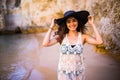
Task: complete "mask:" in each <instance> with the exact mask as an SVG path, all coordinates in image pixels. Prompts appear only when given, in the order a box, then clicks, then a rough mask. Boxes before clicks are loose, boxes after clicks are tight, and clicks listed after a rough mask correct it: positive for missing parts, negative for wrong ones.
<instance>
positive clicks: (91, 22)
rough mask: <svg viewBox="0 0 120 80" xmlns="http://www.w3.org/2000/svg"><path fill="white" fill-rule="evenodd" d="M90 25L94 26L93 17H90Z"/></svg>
mask: <svg viewBox="0 0 120 80" xmlns="http://www.w3.org/2000/svg"><path fill="white" fill-rule="evenodd" d="M88 23H89V24H90V25H92V24H94V23H93V16H91V15H90V16H88Z"/></svg>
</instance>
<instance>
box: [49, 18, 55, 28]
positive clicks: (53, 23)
mask: <svg viewBox="0 0 120 80" xmlns="http://www.w3.org/2000/svg"><path fill="white" fill-rule="evenodd" d="M54 26H55V19H52V21H51V25H50V28H51V29H52V28H53V27H54Z"/></svg>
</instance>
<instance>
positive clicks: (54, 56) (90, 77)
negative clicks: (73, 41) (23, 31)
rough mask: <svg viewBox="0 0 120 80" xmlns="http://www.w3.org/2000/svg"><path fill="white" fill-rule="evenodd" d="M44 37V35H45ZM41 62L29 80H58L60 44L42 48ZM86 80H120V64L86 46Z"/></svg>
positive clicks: (33, 70)
mask: <svg viewBox="0 0 120 80" xmlns="http://www.w3.org/2000/svg"><path fill="white" fill-rule="evenodd" d="M43 36H44V35H43ZM40 49H41V50H40V51H41V52H40V53H41V54H40V60H39V64H38V66H35V67H34V68H33V69H32V70H31V73H30V74H29V77H28V79H27V80H57V65H58V60H59V44H56V45H54V46H52V47H40ZM83 53H84V62H85V66H86V80H120V76H119V75H120V63H118V62H116V61H115V60H114V59H112V58H111V57H109V56H108V55H102V54H97V53H95V52H94V50H93V47H92V46H91V45H88V44H85V45H84V52H83Z"/></svg>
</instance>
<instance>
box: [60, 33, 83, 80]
mask: <svg viewBox="0 0 120 80" xmlns="http://www.w3.org/2000/svg"><path fill="white" fill-rule="evenodd" d="M82 52H83V45H82V39H81V33H79V35H78V40H77V43H76V44H75V45H71V44H70V42H69V40H68V38H67V35H66V36H65V37H64V39H63V41H62V44H61V47H60V59H59V64H58V80H85V77H84V73H85V67H84V63H83V53H82Z"/></svg>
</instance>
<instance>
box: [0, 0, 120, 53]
mask: <svg viewBox="0 0 120 80" xmlns="http://www.w3.org/2000/svg"><path fill="white" fill-rule="evenodd" d="M119 8H120V0H1V2H0V30H15V29H16V28H18V27H19V28H20V29H27V28H29V27H31V26H32V27H49V25H50V22H51V19H52V18H58V17H61V16H63V13H64V12H65V11H66V10H70V9H73V10H76V11H77V10H83V9H85V10H88V11H89V12H90V13H91V14H92V15H94V17H95V23H96V25H97V28H98V29H99V31H100V33H101V35H102V37H103V40H104V46H105V49H106V50H110V51H111V52H112V53H120V42H119V41H120V9H119Z"/></svg>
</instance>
